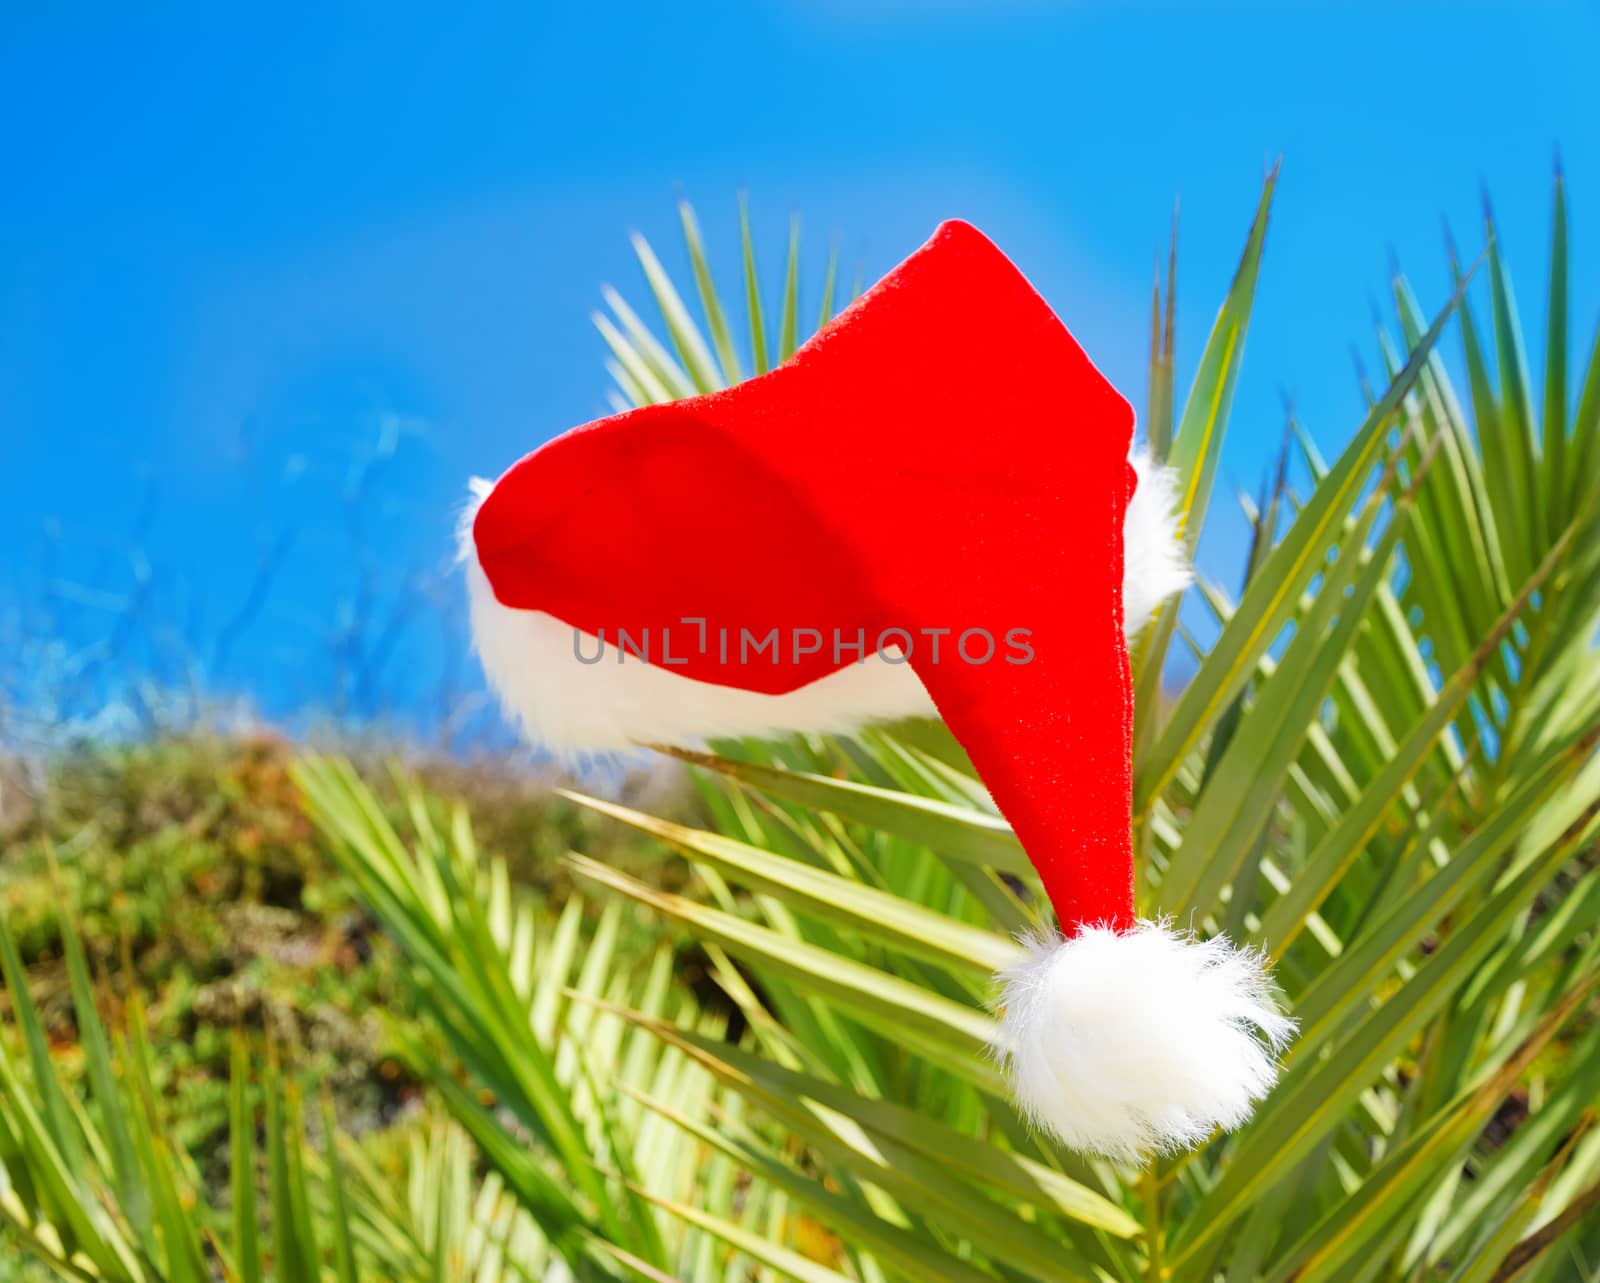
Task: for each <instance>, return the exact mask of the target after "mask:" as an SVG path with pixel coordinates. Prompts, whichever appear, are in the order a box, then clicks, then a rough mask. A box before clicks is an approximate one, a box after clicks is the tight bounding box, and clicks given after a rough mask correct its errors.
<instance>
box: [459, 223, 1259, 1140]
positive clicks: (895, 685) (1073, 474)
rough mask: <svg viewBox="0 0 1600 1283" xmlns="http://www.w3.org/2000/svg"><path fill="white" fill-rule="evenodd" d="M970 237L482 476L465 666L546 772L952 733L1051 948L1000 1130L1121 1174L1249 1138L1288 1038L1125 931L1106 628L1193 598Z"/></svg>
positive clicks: (1107, 435) (1232, 968)
mask: <svg viewBox="0 0 1600 1283" xmlns="http://www.w3.org/2000/svg"><path fill="white" fill-rule="evenodd" d="M1133 419H1134V416H1133V412H1132V410H1131V409H1130V408H1129V405H1128V403H1127V402H1126V401H1125V400H1124V399H1123V398H1122V397H1121V396H1120V395H1118V393H1117V392H1116V390H1115V389H1114V388H1112V386H1111V385H1110V383H1108V382H1107V381H1106V379H1105V378H1104V377H1103V376H1102V375H1101V374H1100V372H1099V371H1098V370H1096V369H1095V367H1094V365H1093V364H1092V363H1091V362H1090V361H1089V358H1088V357H1087V356H1085V355H1084V353H1083V351H1082V349H1081V348H1079V346H1078V345H1077V343H1076V342H1075V341H1074V340H1073V338H1072V336H1071V335H1070V334H1069V333H1068V332H1067V330H1066V329H1065V327H1064V326H1063V325H1062V324H1061V322H1060V321H1059V320H1058V319H1057V318H1056V317H1055V315H1054V314H1053V313H1052V312H1051V310H1050V308H1049V307H1048V306H1047V305H1046V303H1045V302H1044V301H1043V299H1041V298H1040V297H1039V295H1038V294H1037V293H1036V292H1035V291H1034V290H1033V289H1032V287H1031V286H1030V285H1029V284H1028V282H1027V280H1026V279H1025V278H1024V277H1023V276H1022V274H1021V273H1020V272H1019V271H1018V270H1017V269H1016V268H1015V267H1014V266H1013V265H1012V264H1011V262H1010V261H1009V260H1008V259H1007V258H1006V257H1005V255H1004V254H1002V253H1001V252H1000V250H999V249H997V248H996V247H995V246H994V245H993V244H992V243H991V242H990V241H989V240H988V239H986V238H985V237H984V236H983V235H982V234H981V233H979V232H978V231H977V230H976V229H974V228H972V227H971V226H968V225H967V224H965V223H959V222H949V223H945V224H943V225H942V226H941V227H940V228H939V229H938V230H937V231H936V232H935V233H934V235H933V238H932V239H931V240H929V241H928V243H927V244H926V245H924V246H923V247H922V248H921V249H919V250H918V251H917V252H916V253H914V254H913V255H912V256H911V257H910V258H908V259H907V260H906V261H905V262H904V263H902V264H901V265H900V266H899V267H897V268H896V269H895V270H894V271H892V272H890V273H889V275H888V276H886V277H885V278H884V279H883V280H882V281H880V282H879V283H878V284H877V285H876V286H875V287H873V288H872V289H871V290H869V291H868V292H867V293H866V294H864V295H863V296H862V297H861V298H860V299H859V300H858V301H857V302H856V303H855V304H854V305H853V306H852V307H850V308H849V309H848V310H846V311H845V312H843V313H842V314H841V315H840V316H839V317H837V318H836V319H835V320H834V321H833V322H832V323H831V324H829V325H828V326H826V327H825V328H824V329H823V330H821V331H820V332H819V333H818V334H817V335H816V336H815V337H814V338H812V339H811V341H810V342H808V343H807V344H805V346H803V347H802V348H800V350H799V351H797V352H796V353H795V354H794V356H793V357H791V358H790V359H789V360H788V361H786V362H785V363H784V364H782V365H781V366H779V367H778V368H777V369H775V370H772V371H771V372H770V373H768V374H764V375H762V376H760V377H758V378H755V379H752V380H750V381H748V382H746V383H743V384H740V385H739V386H737V387H734V388H731V389H728V390H726V391H722V392H716V393H712V394H710V395H706V396H698V397H691V398H688V399H686V400H682V401H677V402H673V403H671V404H665V405H653V406H646V407H644V408H641V409H637V410H631V411H628V412H626V413H623V414H619V415H615V416H613V417H611V418H608V419H602V420H599V421H597V422H594V423H590V424H586V425H584V426H582V427H579V428H574V429H573V430H572V431H570V432H567V433H566V434H564V435H562V436H560V437H557V438H556V439H555V440H553V441H551V442H549V443H548V444H546V445H544V446H541V447H540V448H539V449H537V450H535V451H534V452H533V453H531V454H529V455H527V456H525V457H524V458H523V459H521V460H520V461H519V462H518V463H516V464H515V465H513V466H512V468H511V469H510V470H509V471H508V472H506V473H505V474H504V475H503V476H502V477H501V478H500V479H499V480H498V481H497V482H495V483H494V484H493V485H489V484H486V483H479V484H478V486H477V493H476V504H475V506H474V508H473V510H472V512H471V513H470V514H469V520H468V524H467V525H466V527H465V528H464V539H463V553H464V556H465V559H466V562H467V569H468V576H469V581H470V597H471V612H472V627H473V635H474V640H475V644H476V647H477V650H478V653H479V655H480V656H481V658H482V661H483V665H484V669H485V671H486V673H487V674H488V678H489V681H490V683H491V685H492V686H493V687H494V688H495V690H496V691H497V692H498V694H499V696H500V698H501V700H502V701H503V703H504V705H505V707H506V708H507V709H508V710H509V712H510V713H511V714H512V715H513V716H515V717H516V718H518V719H520V721H521V723H522V725H523V727H524V729H525V730H526V732H527V733H528V735H529V736H530V737H531V738H533V739H534V740H536V741H537V742H540V743H542V744H545V745H547V746H550V747H552V748H557V749H582V750H596V749H600V750H603V749H613V748H625V747H628V746H630V745H635V744H643V743H658V742H669V743H690V742H699V741H702V740H704V739H706V738H713V737H719V736H744V735H761V734H766V733H774V732H791V731H812V732H815V731H848V730H850V729H852V728H855V727H859V726H861V725H863V724H865V723H868V722H873V721H883V720H888V719H893V718H899V717H905V716H910V715H917V714H930V713H935V712H936V713H937V714H938V715H940V716H942V717H943V718H944V720H945V722H946V724H947V725H948V726H949V728H950V730H951V731H952V732H953V733H954V735H955V736H956V738H957V739H958V740H960V742H961V743H962V745H963V746H964V747H965V748H966V750H967V752H968V754H969V756H970V757H971V759H972V762H973V764H974V766H975V767H976V768H977V769H978V771H979V773H980V774H981V775H982V777H983V779H984V782H985V784H986V785H987V786H988V788H989V791H990V793H991V794H992V795H993V797H994V800H995V802H996V804H997V805H998V806H999V808H1000V810H1001V811H1002V812H1003V813H1004V815H1005V816H1006V818H1007V819H1008V820H1009V821H1010V823H1011V825H1012V828H1013V829H1014V830H1015V832H1016V834H1017V837H1018V839H1019V840H1020V841H1021V843H1022V845H1023V847H1024V849H1025V850H1026V851H1027V853H1028V856H1029V858H1030V860H1031V861H1032V863H1033V865H1034V867H1035V868H1036V869H1037V870H1038V873H1039V877H1040V879H1041V881H1042V882H1043V884H1044V888H1045V891H1046V893H1047V894H1048V896H1049V899H1050V902H1051V905H1052V907H1053V908H1054V910H1055V916H1056V920H1057V924H1058V929H1057V930H1054V931H1051V932H1049V933H1047V934H1044V935H1041V936H1039V937H1037V938H1034V939H1030V940H1028V941H1026V942H1025V948H1024V951H1023V954H1022V955H1021V958H1020V960H1019V961H1018V963H1017V964H1016V965H1015V966H1013V967H1011V968H1010V969H1008V970H1007V971H1006V972H1005V973H1004V974H1003V976H1002V977H1001V981H1002V985H1001V993H1000V999H999V1010H1000V1017H1001V1018H1000V1025H999V1028H1000V1034H999V1040H998V1051H999V1053H1000V1054H1001V1056H1002V1059H1003V1062H1004V1064H1005V1065H1006V1066H1007V1068H1008V1071H1009V1074H1010V1078H1011V1082H1012V1085H1013V1088H1014V1091H1015V1095H1016V1099H1017V1102H1018V1104H1019V1106H1020V1107H1021V1109H1022V1110H1023V1111H1024V1112H1025V1113H1026V1114H1027V1115H1028V1116H1029V1117H1030V1118H1031V1119H1033V1120H1034V1121H1035V1122H1036V1123H1037V1124H1039V1125H1041V1126H1043V1127H1045V1128H1047V1129H1048V1130H1050V1131H1051V1132H1053V1133H1054V1134H1055V1135H1056V1136H1058V1137H1059V1138H1060V1139H1061V1140H1063V1141H1064V1142H1066V1143H1067V1144H1069V1145H1071V1146H1073V1147H1075V1148H1080V1149H1084V1150H1090V1151H1095V1152H1101V1153H1107V1154H1112V1155H1117V1156H1123V1157H1135V1156H1138V1155H1140V1154H1142V1153H1145V1152H1148V1151H1149V1150H1151V1149H1160V1148H1172V1147H1176V1146H1181V1145H1186V1144H1193V1143H1196V1142H1198V1141H1199V1140H1201V1139H1203V1138H1204V1137H1205V1136H1207V1135H1208V1134H1209V1133H1210V1132H1211V1131H1212V1130H1213V1129H1214V1128H1215V1127H1217V1126H1219V1125H1220V1126H1224V1127H1232V1126H1236V1125H1237V1124H1238V1123H1240V1122H1241V1121H1243V1119H1244V1118H1246V1117H1247V1116H1248V1114H1249V1112H1250V1109H1251V1107H1252V1104H1253V1102H1254V1101H1256V1100H1258V1099H1260V1098H1261V1096H1262V1095H1263V1094H1264V1093H1265V1092H1266V1091H1267V1090H1268V1088H1269V1087H1270V1086H1271V1085H1272V1083H1273V1081H1274V1079H1275V1076H1276V1053H1277V1051H1278V1050H1279V1049H1280V1048H1281V1046H1282V1045H1283V1043H1284V1041H1285V1040H1286V1038H1287V1036H1288V1033H1289V1029H1290V1025H1289V1022H1288V1021H1286V1020H1285V1019H1284V1018H1283V1017H1282V1016H1280V1015H1279V1014H1278V1013H1277V1011H1276V1010H1275V1009H1274V1007H1273V1005H1272V1002H1271V999H1270V996H1269V992H1268V986H1267V982H1266V979H1265V976H1264V973H1263V969H1262V965H1261V961H1260V959H1259V957H1258V956H1257V955H1255V954H1253V953H1250V952H1247V951H1243V950H1239V949H1235V948H1233V947H1232V946H1230V945H1229V944H1228V943H1227V942H1226V941H1223V940H1217V939H1213V940H1208V941H1205V942H1200V941H1197V940H1195V939H1193V938H1191V937H1190V936H1188V935H1185V934H1181V933H1179V932H1176V931H1174V930H1173V929H1172V928H1171V927H1170V926H1167V925H1165V924H1162V923H1154V922H1142V921H1139V920H1138V919H1137V917H1136V915H1135V911H1134V871H1133V858H1132V847H1131V838H1130V821H1129V816H1130V806H1131V795H1132V767H1131V733H1132V724H1133V698H1132V692H1131V687H1130V681H1129V672H1128V653H1127V646H1126V640H1125V639H1126V637H1127V636H1130V635H1132V634H1133V633H1135V632H1136V631H1137V630H1138V629H1139V628H1140V627H1141V626H1142V625H1143V624H1144V623H1145V622H1146V621H1147V620H1148V618H1149V617H1150V615H1151V614H1152V613H1153V611H1154V610H1155V608H1156V607H1157V606H1158V605H1159V604H1160V603H1161V602H1162V601H1163V600H1165V599H1166V598H1168V597H1170V596H1171V595H1173V594H1174V593H1176V592H1178V591H1180V590H1181V589H1182V588H1183V587H1184V586H1185V584H1186V583H1187V582H1188V567H1187V562H1186V559H1185V557H1184V554H1183V549H1182V545H1181V543H1180V540H1179V538H1178V535H1177V531H1176V529H1175V521H1174V517H1173V508H1174V487H1173V485H1172V482H1171V479H1170V477H1169V476H1168V475H1167V474H1166V473H1165V472H1164V471H1163V470H1161V469H1159V468H1155V467H1153V466H1152V465H1151V464H1150V463H1149V461H1148V459H1147V458H1144V457H1142V456H1140V455H1133V456H1132V458H1131V459H1130V447H1131V445H1132V437H1133Z"/></svg>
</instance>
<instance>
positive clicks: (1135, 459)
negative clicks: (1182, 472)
mask: <svg viewBox="0 0 1600 1283" xmlns="http://www.w3.org/2000/svg"><path fill="white" fill-rule="evenodd" d="M1129 462H1131V463H1132V464H1133V470H1134V472H1135V473H1136V474H1137V475H1138V478H1139V487H1138V489H1137V490H1135V491H1134V492H1133V499H1132V500H1131V501H1130V502H1129V504H1128V511H1127V513H1126V514H1125V515H1124V516H1123V518H1122V631H1123V632H1124V633H1125V634H1126V635H1127V636H1128V637H1129V638H1130V639H1132V638H1133V637H1135V636H1136V635H1137V634H1138V632H1139V630H1140V629H1141V628H1143V627H1144V626H1145V625H1146V624H1148V623H1149V622H1150V618H1151V616H1153V615H1154V614H1155V613H1156V608H1157V607H1158V606H1160V605H1161V603H1162V602H1164V601H1166V599H1167V598H1168V597H1171V596H1172V595H1173V594H1174V593H1180V592H1182V591H1183V590H1184V589H1185V588H1187V587H1188V586H1189V582H1190V580H1191V578H1192V577H1193V576H1192V575H1191V573H1190V570H1189V557H1188V552H1187V550H1186V549H1185V548H1184V545H1183V539H1182V537H1181V536H1180V535H1179V533H1178V474H1177V473H1176V472H1174V471H1173V470H1172V469H1171V468H1168V467H1163V466H1161V465H1158V464H1157V463H1156V461H1155V460H1154V459H1152V458H1151V457H1150V452H1149V451H1148V450H1145V449H1139V450H1135V451H1134V452H1133V454H1132V455H1131V456H1129Z"/></svg>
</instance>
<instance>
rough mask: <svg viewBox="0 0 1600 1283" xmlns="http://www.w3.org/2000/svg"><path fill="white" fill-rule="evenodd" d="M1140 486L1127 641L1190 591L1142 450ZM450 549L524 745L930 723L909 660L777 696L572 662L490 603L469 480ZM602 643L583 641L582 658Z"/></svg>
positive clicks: (1166, 492)
mask: <svg viewBox="0 0 1600 1283" xmlns="http://www.w3.org/2000/svg"><path fill="white" fill-rule="evenodd" d="M1132 462H1133V466H1134V470H1135V472H1136V473H1137V474H1138V476H1139V486H1138V489H1137V490H1136V491H1135V493H1134V497H1133V500H1132V502H1131V503H1129V505H1128V511H1127V515H1126V517H1125V519H1124V522H1123V531H1124V540H1125V553H1124V573H1123V618H1124V630H1125V631H1126V633H1127V635H1128V636H1129V637H1132V636H1133V635H1134V634H1135V633H1137V632H1138V630H1139V629H1140V628H1141V627H1143V626H1144V624H1145V623H1146V622H1147V621H1148V620H1149V618H1150V616H1151V615H1152V614H1153V613H1154V612H1155V609H1156V607H1157V606H1158V605H1160V604H1161V602H1162V601H1164V600H1165V599H1166V598H1167V597H1169V596H1171V595H1172V594H1173V593H1175V592H1180V591H1182V589H1183V588H1184V587H1186V586H1187V585H1188V583H1189V568H1188V563H1187V561H1186V560H1185V558H1184V555H1183V545H1182V543H1181V541H1180V540H1179V539H1178V535H1177V523H1176V520H1175V519H1174V516H1173V509H1174V504H1175V500H1176V493H1177V491H1176V482H1175V480H1174V478H1173V474H1172V472H1171V471H1170V470H1169V469H1166V468H1160V467H1156V466H1155V464H1154V463H1153V462H1152V461H1151V459H1150V456H1149V454H1148V453H1147V452H1145V451H1142V450H1141V451H1138V452H1136V453H1135V454H1134V455H1133V456H1132ZM469 487H470V490H471V494H472V499H471V502H470V503H469V504H468V505H467V507H466V509H465V511H464V512H463V514H462V519H461V524H460V527H459V530H458V535H457V542H458V550H459V555H460V558H461V560H462V561H463V562H464V563H465V564H466V574H467V597H468V602H469V606H470V612H471V621H472V638H473V645H474V647H475V649H476V650H477V652H478V656H479V658H480V659H481V660H482V661H483V669H484V673H485V674H486V675H487V677H488V679H489V685H490V687H491V688H492V689H493V690H494V692H495V694H496V695H497V696H498V697H499V699H500V703H501V705H502V706H503V707H504V708H505V710H506V712H507V714H508V715H509V716H510V717H511V718H512V719H513V720H515V721H516V722H518V723H520V725H521V726H522V729H523V733H524V734H525V735H527V737H528V738H529V739H530V740H532V741H533V742H535V743H537V744H540V745H542V746H543V747H545V748H548V749H550V750H552V751H555V752H560V753H572V752H611V751H616V750H624V749H627V748H629V747H631V746H633V745H637V744H656V743H662V744H686V743H696V742H699V741H701V740H704V739H706V738H707V737H710V736H728V737H739V736H745V735H750V736H768V735H773V734H788V733H793V732H800V733H814V732H847V731H852V730H856V729H859V728H860V727H862V726H866V725H870V724H872V723H873V722H887V721H895V720H897V719H899V718H904V717H935V716H937V715H938V714H937V711H936V710H935V708H934V705H933V700H932V699H931V698H929V696H928V692H927V690H926V688H925V687H924V686H923V685H922V681H921V679H919V678H918V677H917V675H916V673H915V672H914V671H913V670H912V668H911V666H910V665H909V664H905V663H892V662H890V661H889V660H886V659H884V658H883V657H882V656H881V655H873V656H870V657H868V659H867V660H866V662H864V663H859V664H848V665H846V666H845V667H844V668H841V669H839V670H838V671H837V672H834V673H830V674H829V675H828V676H826V677H823V678H820V679H818V680H817V681H815V682H812V683H811V684H809V685H807V686H804V687H802V688H801V689H799V690H796V691H791V692H789V693H788V694H786V695H762V694H758V693H756V692H753V691H742V690H737V689H735V688H734V687H731V686H715V685H712V684H711V683H708V682H700V681H695V680H694V679H692V678H688V677H684V676H682V675H681V674H679V673H674V672H672V671H671V670H670V669H668V668H664V667H662V666H661V665H658V664H647V663H645V662H644V661H643V660H641V659H638V658H636V657H635V656H632V655H629V656H626V657H625V658H623V659H622V661H621V662H618V652H617V650H616V648H615V647H612V646H607V647H605V648H604V651H603V652H602V658H601V659H600V661H599V662H598V663H594V664H580V663H578V662H577V661H576V659H575V658H574V653H573V641H574V638H573V630H572V629H571V628H569V627H568V626H567V625H566V624H564V623H562V622H561V621H560V620H558V619H556V618H555V617H554V616H552V615H547V614H544V613H543V612H540V611H529V610H518V609H515V608H514V607H510V606H504V605H502V604H501V603H500V602H499V601H497V600H496V599H495V595H494V592H493V590H492V589H491V588H490V587H489V581H488V579H487V578H486V577H485V576H484V573H483V568H482V566H480V565H479V564H478V558H477V556H476V555H475V551H474V549H473V547H472V519H473V517H474V516H476V514H477V511H478V508H479V507H480V506H481V505H482V503H483V501H484V500H485V499H487V498H488V497H489V492H490V491H491V490H493V489H494V483H493V482H491V481H485V480H484V479H483V478H481V477H474V478H473V479H472V481H471V482H470V483H469ZM598 645H599V643H598V642H597V641H596V640H595V639H594V638H593V637H590V636H587V635H583V637H582V649H583V654H584V656H585V657H586V658H588V657H592V656H593V655H595V654H596V650H597V647H598Z"/></svg>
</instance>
